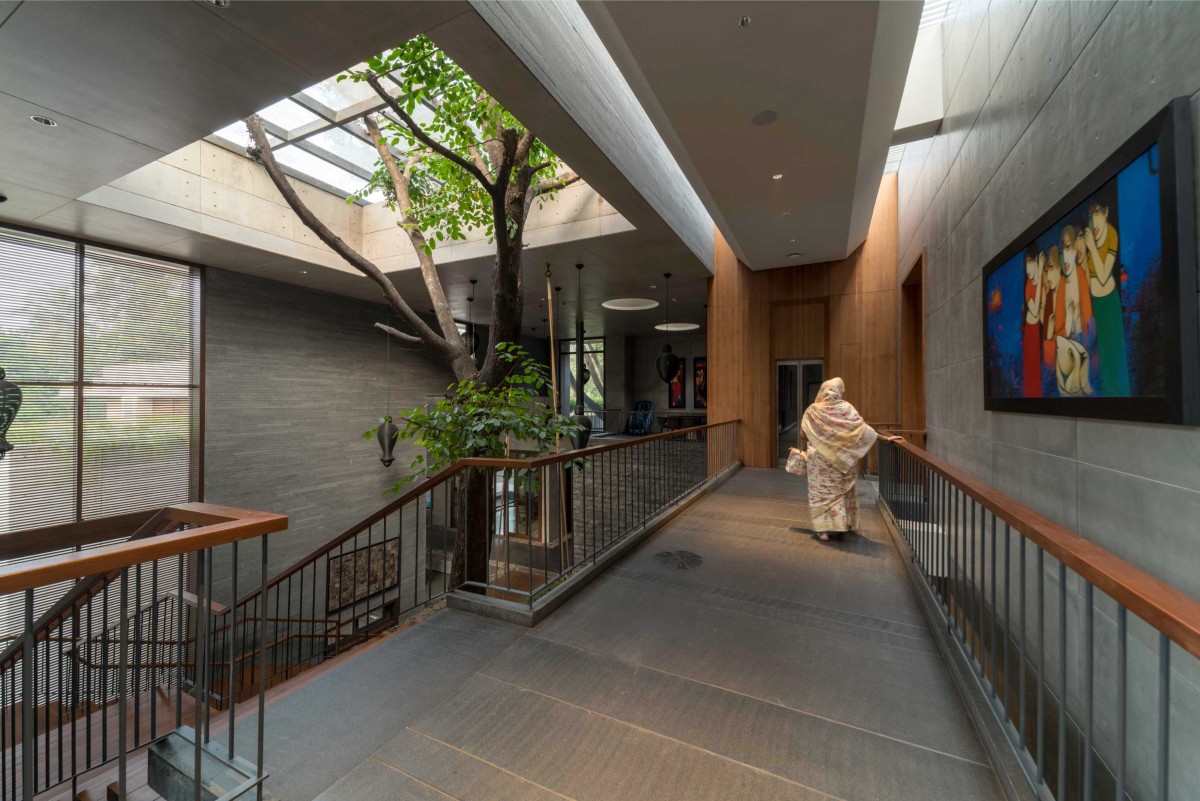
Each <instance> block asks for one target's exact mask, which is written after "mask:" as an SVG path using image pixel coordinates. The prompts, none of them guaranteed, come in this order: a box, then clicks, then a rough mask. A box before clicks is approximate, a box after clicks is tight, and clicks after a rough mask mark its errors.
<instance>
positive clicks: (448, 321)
mask: <svg viewBox="0 0 1200 801" xmlns="http://www.w3.org/2000/svg"><path fill="white" fill-rule="evenodd" d="M363 122H364V123H365V124H366V126H367V133H369V134H370V135H371V140H372V141H373V142H375V151H376V152H377V153H379V159H380V160H381V161H382V162H383V166H384V167H385V168H386V169H387V171H388V175H390V176H391V178H392V185H393V186H394V187H395V189H396V200H397V201H399V204H400V221H399V224H400V227H401V228H403V229H404V232H405V233H406V234H408V241H409V242H411V243H412V246H413V250H415V251H416V253H417V261H418V262H419V263H420V265H421V278H422V279H423V280H424V281H425V289H426V290H428V291H429V299H430V300H431V301H432V302H433V311H434V314H436V315H437V320H438V325H439V326H440V327H441V329H442V336H443V337H444V338H445V339H446V341H447V342H450V343H451V345H452V346H453V347H456V348H457V349H459V350H461V351H462V352H463V353H464V354H466V353H467V350H466V348H465V346H463V345H462V344H461V339H460V337H459V336H458V325H457V324H456V323H455V322H454V314H453V313H452V312H451V311H450V302H449V301H448V300H446V290H445V289H444V288H443V287H442V279H441V277H440V276H439V275H438V273H437V265H435V264H434V263H433V256H431V255H429V248H428V240H427V239H426V238H425V232H424V231H422V230H421V229H420V227H419V226H418V225H417V220H416V218H415V217H414V216H413V213H412V196H411V195H410V194H409V191H408V188H409V175H408V173H407V172H401V171H400V168H399V167H398V166H397V164H396V159H395V158H394V157H393V156H392V151H391V149H390V148H389V147H388V146H387V142H385V141H384V139H383V133H382V132H381V131H380V130H379V123H378V122H376V121H375V118H374V117H372V116H371V115H370V114H368V115H367V116H365V117H363ZM456 343H458V344H456Z"/></svg>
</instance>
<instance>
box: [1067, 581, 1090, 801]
mask: <svg viewBox="0 0 1200 801" xmlns="http://www.w3.org/2000/svg"><path fill="white" fill-rule="evenodd" d="M1092 595H1093V591H1092V582H1090V581H1088V582H1086V583H1085V584H1084V589H1083V651H1084V660H1083V801H1091V799H1092V721H1093V717H1094V714H1093V712H1094V710H1093V705H1094V698H1093V696H1094V692H1093V681H1094V675H1095V670H1094V656H1093V649H1094V647H1095V646H1094V642H1093V640H1094V636H1095V635H1094V632H1093V625H1092V604H1093V598H1092ZM1063 695H1064V696H1065V695H1066V693H1063Z"/></svg>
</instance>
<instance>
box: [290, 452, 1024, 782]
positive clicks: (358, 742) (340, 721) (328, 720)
mask: <svg viewBox="0 0 1200 801" xmlns="http://www.w3.org/2000/svg"><path fill="white" fill-rule="evenodd" d="M802 493H803V484H802V483H801V482H800V481H799V480H797V479H794V478H793V477H791V476H788V475H787V474H785V473H783V472H782V471H770V470H743V471H741V472H740V473H738V474H737V475H735V476H734V477H733V478H732V480H730V481H729V482H728V483H726V484H725V485H724V486H722V487H721V488H720V489H719V490H717V491H716V492H714V493H712V494H710V495H709V496H707V497H705V498H704V499H702V500H701V501H700V502H699V503H697V504H696V505H695V506H693V507H692V508H691V509H690V510H688V511H687V512H686V513H684V514H683V515H681V516H680V517H678V518H677V519H676V520H675V521H674V522H673V523H671V524H670V525H669V526H668V527H667V528H665V529H663V530H662V531H660V532H659V533H658V534H656V535H655V536H654V537H652V538H651V539H650V540H648V541H647V542H646V543H644V544H643V545H642V546H641V547H639V548H638V549H637V550H636V551H634V552H633V553H632V554H630V555H629V556H628V557H627V558H626V559H624V560H623V561H622V562H621V563H620V564H619V565H617V566H616V567H615V568H613V569H611V570H610V571H608V573H606V574H605V575H604V576H602V577H601V578H599V579H598V580H597V581H596V582H595V583H593V584H592V585H591V586H590V587H589V588H587V589H586V590H585V591H584V592H582V593H581V594H580V595H579V596H578V597H576V598H575V599H574V600H572V601H571V602H569V603H568V604H567V605H566V606H564V607H563V608H562V609H561V610H559V611H558V612H556V613H555V614H554V615H552V616H551V617H550V618H549V619H548V620H546V621H545V622H543V623H542V624H541V625H539V626H538V627H537V628H535V629H533V630H523V629H516V628H513V627H511V626H507V625H505V624H500V623H495V622H492V621H487V620H483V619H479V618H474V617H471V616H468V615H465V614H463V613H457V612H453V611H444V612H440V613H438V614H437V615H435V616H433V617H432V618H431V619H429V620H428V621H426V622H424V623H422V624H420V625H418V626H416V627H414V628H412V629H410V630H408V631H405V632H402V633H401V634H399V635H396V636H393V637H391V638H390V639H388V640H387V641H385V642H383V643H381V644H380V645H378V646H376V647H374V648H371V649H369V650H367V651H365V652H363V653H362V654H361V655H360V656H358V657H356V658H353V659H349V660H347V661H346V662H345V663H344V664H342V665H338V666H335V667H334V668H333V669H331V670H329V671H328V672H327V673H325V674H324V675H321V676H320V677H319V678H317V679H316V680H314V681H312V682H311V683H309V684H308V685H306V686H303V687H299V688H297V690H296V691H294V692H292V693H289V694H287V695H286V696H285V697H283V698H281V699H280V700H279V701H278V702H276V703H273V704H272V705H271V706H270V708H269V710H268V724H269V727H270V728H269V729H268V757H269V764H270V767H271V768H272V772H273V776H272V779H271V781H270V783H269V786H270V788H271V790H272V791H273V792H274V793H275V794H276V795H278V796H279V798H281V799H283V801H302V799H309V798H313V797H314V796H315V797H318V798H320V799H321V801H373V800H374V799H379V800H380V801H383V800H384V799H388V800H389V801H390V800H391V799H447V798H452V799H464V800H465V799H489V800H491V799H498V800H503V799H514V800H515V799H534V800H535V801H541V799H578V800H579V801H607V800H608V799H612V800H613V801H617V800H618V799H619V800H620V801H638V800H639V799H688V801H706V800H707V799H712V800H713V801H716V800H717V799H722V800H724V799H831V798H833V799H846V800H847V801H851V800H853V801H858V800H859V799H879V800H881V801H890V800H891V799H896V801H901V800H904V801H907V800H908V799H922V800H923V801H936V800H938V799H945V800H946V801H973V799H987V800H988V801H992V800H993V799H996V800H997V801H998V799H1001V798H1002V797H1003V796H1002V793H1001V791H1000V788H999V785H998V784H997V782H996V779H995V776H994V774H993V771H992V768H991V766H990V765H989V764H988V763H987V760H986V758H985V756H984V753H983V750H982V747H981V746H980V744H979V741H978V738H977V736H976V734H975V731H974V730H973V729H972V727H971V725H970V723H969V721H968V719H967V715H966V712H965V710H964V707H963V704H962V701H961V699H960V698H959V696H958V695H957V693H956V691H955V689H954V686H953V684H952V682H951V679H950V676H949V674H948V672H947V669H946V666H945V665H944V664H943V662H942V660H941V658H940V657H939V656H938V654H937V651H936V648H935V646H934V643H933V641H932V639H931V637H930V635H929V632H928V630H927V628H926V626H925V624H924V621H923V619H922V618H921V616H920V613H919V610H918V609H917V606H916V602H915V600H914V598H913V597H912V594H911V592H910V590H909V587H908V583H907V579H906V578H905V575H904V573H903V569H902V565H901V564H900V562H899V560H898V557H897V556H896V554H895V552H894V551H893V550H892V548H891V546H890V544H888V542H887V539H886V534H884V533H883V532H882V530H881V523H880V521H879V518H878V515H877V513H876V512H875V510H874V508H873V506H871V505H870V501H869V497H868V498H864V501H865V508H864V520H863V526H864V528H865V529H866V532H865V533H864V534H862V535H857V536H854V537H853V538H851V539H849V540H848V541H847V542H845V543H843V544H836V545H825V544H822V543H819V542H817V541H815V540H813V539H811V538H810V537H808V536H807V535H804V534H797V533H794V532H791V531H789V530H788V527H789V526H791V525H797V524H799V525H804V524H805V523H806V521H807V506H806V504H805V503H803V500H802V498H803V494H802ZM864 494H866V495H868V496H869V490H867V489H865V488H864ZM667 550H688V551H693V552H695V553H697V554H699V555H700V556H701V557H703V560H704V561H703V563H702V564H701V565H699V566H698V567H695V568H692V569H689V570H680V569H677V568H675V567H674V566H664V565H663V564H660V563H659V561H657V560H656V559H655V554H656V553H658V552H661V551H667Z"/></svg>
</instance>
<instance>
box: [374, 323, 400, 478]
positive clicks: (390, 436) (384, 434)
mask: <svg viewBox="0 0 1200 801" xmlns="http://www.w3.org/2000/svg"><path fill="white" fill-rule="evenodd" d="M384 336H385V337H387V375H386V376H385V382H386V386H387V403H386V404H385V405H386V406H387V413H386V414H384V416H383V417H381V418H379V428H377V429H375V440H376V441H377V442H378V443H379V448H380V450H382V451H383V455H382V456H380V457H379V461H381V462H383V466H384V467H391V466H392V462H394V461H396V457H395V456H393V455H392V451H393V450H394V449H395V447H396V434H398V433H399V432H400V429H398V428H397V427H396V424H395V423H393V422H392V335H391V334H384Z"/></svg>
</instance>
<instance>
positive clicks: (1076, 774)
mask: <svg viewBox="0 0 1200 801" xmlns="http://www.w3.org/2000/svg"><path fill="white" fill-rule="evenodd" d="M878 451H879V463H880V483H879V495H880V500H881V502H882V507H883V509H884V511H885V512H886V513H887V514H888V515H889V516H890V517H891V519H892V521H893V522H894V524H895V528H896V530H897V532H898V533H899V535H900V537H901V539H902V540H903V543H904V545H905V546H906V547H907V550H908V552H909V555H910V556H911V559H912V563H913V566H914V568H915V570H916V572H917V573H918V574H919V576H920V578H921V579H922V580H923V581H924V583H925V586H926V587H927V588H928V590H929V591H930V593H931V594H932V596H933V598H935V599H936V603H937V606H938V608H939V609H940V613H941V616H942V621H943V623H944V625H945V626H946V627H947V630H948V631H949V632H950V633H951V634H952V638H951V639H952V641H953V642H954V643H956V647H957V648H958V649H959V653H960V655H961V656H963V657H964V658H965V659H967V660H968V662H969V664H970V665H971V668H972V669H973V671H974V675H975V676H976V678H977V680H978V682H979V685H980V687H981V688H982V690H983V691H984V692H985V693H986V694H987V697H988V698H989V699H990V702H991V707H992V710H993V712H994V713H995V715H996V717H997V719H998V720H999V721H1000V723H1001V726H1002V728H1003V729H1004V730H1005V733H1006V734H1007V737H1008V739H1009V743H1010V745H1011V746H1012V748H1013V750H1014V752H1015V753H1016V755H1017V757H1018V760H1019V762H1020V764H1021V766H1022V769H1023V770H1024V772H1025V776H1026V778H1027V779H1028V781H1029V785H1030V787H1031V788H1032V789H1033V790H1034V792H1035V793H1036V794H1038V795H1039V796H1041V797H1047V796H1049V797H1052V798H1054V799H1056V800H1057V801H1068V799H1083V800H1084V801H1093V799H1116V801H1125V799H1156V800H1157V801H1168V799H1172V798H1174V799H1193V798H1197V797H1200V758H1197V751H1196V745H1195V740H1194V736H1195V734H1196V732H1197V727H1198V726H1200V690H1198V689H1197V684H1198V682H1197V679H1200V603H1197V602H1196V601H1195V600H1193V599H1191V598H1190V597H1188V596H1186V595H1184V594H1183V593H1181V592H1179V591H1177V590H1175V589H1173V588H1171V587H1169V586H1168V585H1166V584H1164V583H1163V582H1161V581H1158V580H1157V579H1155V578H1153V577H1152V576H1150V575H1148V574H1146V573H1144V572H1142V571H1141V570H1139V569H1137V568H1135V567H1133V566H1132V565H1130V564H1128V563H1127V562H1125V561H1123V560H1121V559H1120V558H1118V557H1117V556H1115V555H1114V554H1112V553H1110V552H1108V551H1106V550H1104V549H1103V548H1101V547H1100V546H1098V545H1096V544H1095V543H1092V542H1090V541H1088V540H1086V539H1084V538H1083V537H1081V536H1080V535H1078V534H1076V533H1075V532H1072V531H1069V530H1068V529H1066V528H1064V527H1063V526H1060V525H1058V524H1056V523H1054V522H1053V521H1051V520H1049V519H1047V518H1045V517H1044V516H1042V515H1040V514H1038V513H1037V512H1035V511H1033V510H1032V509H1030V508H1028V507H1026V506H1024V505H1023V504H1021V503H1019V502H1017V501H1015V500H1013V499H1012V498H1009V497H1008V496H1006V495H1004V494H1002V493H1000V492H999V491H997V490H995V489H994V488H992V487H989V486H988V485H986V484H984V483H982V482H980V481H979V480H977V479H975V478H973V477H971V476H969V475H966V474H964V473H962V472H960V471H958V470H957V469H955V468H954V467H952V466H951V465H949V464H947V463H945V462H943V461H941V460H939V459H937V458H935V457H932V456H929V455H928V454H926V453H925V452H924V451H923V450H920V449H918V448H916V447H914V446H913V445H912V444H910V443H908V442H905V441H903V440H902V439H895V440H882V439H881V440H880V443H879V447H878ZM1031 480H1032V477H1031ZM1181 522H1182V521H1181ZM1193 524H1194V523H1193ZM1173 730H1175V731H1176V733H1175V734H1173V733H1172V732H1173Z"/></svg>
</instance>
